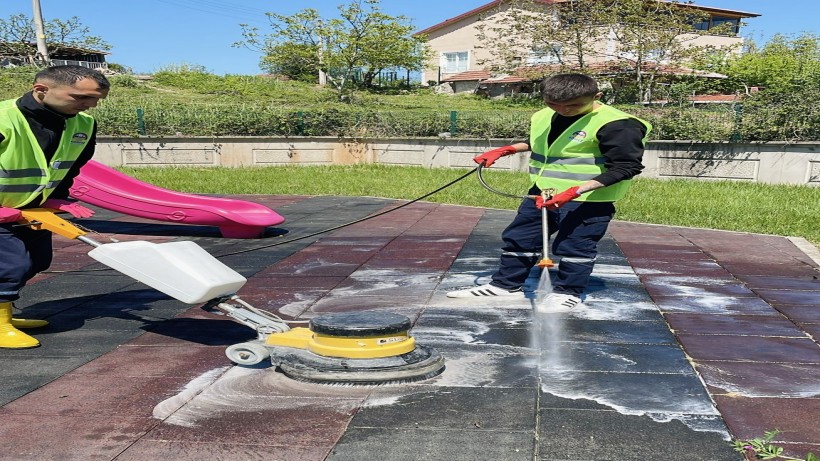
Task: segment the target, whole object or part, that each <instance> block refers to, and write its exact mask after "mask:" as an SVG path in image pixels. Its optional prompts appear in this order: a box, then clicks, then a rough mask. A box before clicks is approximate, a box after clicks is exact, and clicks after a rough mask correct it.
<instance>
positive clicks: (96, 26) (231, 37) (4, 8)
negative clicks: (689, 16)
mask: <svg viewBox="0 0 820 461" xmlns="http://www.w3.org/2000/svg"><path fill="white" fill-rule="evenodd" d="M488 2H489V0H444V1H442V0H411V1H405V0H382V2H381V9H382V11H383V12H385V13H387V14H390V15H394V16H397V15H403V16H406V17H407V18H409V19H410V21H411V23H412V25H413V26H415V27H416V29H417V30H422V29H425V28H427V27H429V26H432V25H434V24H437V23H439V22H442V21H444V20H447V19H449V18H452V17H454V16H458V15H459V14H462V13H464V12H467V11H469V10H471V9H473V8H477V7H479V6H481V5H484V4H486V3H488ZM346 3H349V0H290V1H283V0H268V1H263V0H81V1H69V0H40V5H41V9H42V12H43V19H44V20H45V21H50V20H53V19H62V20H67V19H69V18H71V17H73V16H77V17H78V18H80V22H81V23H82V24H83V25H84V26H87V27H89V28H90V33H91V35H96V36H100V37H102V38H103V39H104V40H105V41H106V42H108V43H109V44H110V45H111V46H112V48H111V50H110V53H111V54H110V55H109V56H108V57H107V58H106V60H107V61H108V62H113V63H117V64H121V65H124V66H127V67H130V68H131V69H132V70H133V71H134V72H136V73H152V72H155V71H158V70H161V69H163V68H167V67H170V66H178V65H195V66H203V67H204V68H205V69H206V70H207V71H208V72H211V73H214V74H217V75H223V74H242V75H254V74H258V73H261V71H260V69H259V66H258V63H259V58H260V57H261V55H260V54H259V53H258V52H254V51H251V50H247V49H243V48H235V47H232V46H231V45H232V44H233V43H234V42H237V41H240V40H242V33H241V32H242V29H241V27H240V26H239V24H243V23H245V24H249V25H252V26H256V27H258V28H259V30H260V32H262V33H268V32H270V25H269V23H268V21H267V17H266V16H265V13H266V12H274V13H277V14H285V15H287V14H293V13H296V12H297V11H300V10H303V9H306V8H313V9H316V10H318V11H319V13H320V14H321V15H322V16H323V17H325V18H331V17H336V16H338V9H337V7H338V6H339V5H341V4H346ZM695 3H696V4H698V5H702V6H710V7H715V8H725V9H731V10H739V11H744V12H750V13H758V14H760V15H761V16H760V17H757V18H751V19H748V20H746V24H747V25H746V26H744V27H743V28H742V29H741V35H742V36H743V37H746V38H751V39H753V40H754V41H755V42H756V43H758V44H763V43H765V42H766V41H768V40H769V39H770V38H771V37H772V36H773V35H774V34H776V33H782V34H787V35H797V34H800V33H801V32H812V33H815V34H820V25H818V23H820V21H818V20H817V19H818V18H820V0H780V1H775V0H698V1H696V2H695ZM20 13H23V14H26V15H27V16H29V17H31V16H32V0H0V18H3V19H7V18H9V17H10V16H12V15H15V14H20Z"/></svg>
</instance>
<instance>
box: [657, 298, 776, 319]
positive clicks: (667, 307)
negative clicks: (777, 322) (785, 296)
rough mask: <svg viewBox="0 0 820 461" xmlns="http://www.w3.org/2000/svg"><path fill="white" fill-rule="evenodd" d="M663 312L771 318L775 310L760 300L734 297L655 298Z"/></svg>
mask: <svg viewBox="0 0 820 461" xmlns="http://www.w3.org/2000/svg"><path fill="white" fill-rule="evenodd" d="M653 299H654V301H655V304H657V306H658V309H660V311H661V312H664V313H667V312H688V313H693V314H744V315H766V316H771V315H772V314H773V311H774V309H773V308H772V306H770V305H769V304H767V303H766V302H765V301H763V300H762V299H759V298H737V297H734V296H709V297H696V296H655V297H654V298H653Z"/></svg>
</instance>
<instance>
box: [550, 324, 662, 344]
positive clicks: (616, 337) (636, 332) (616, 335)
mask: <svg viewBox="0 0 820 461" xmlns="http://www.w3.org/2000/svg"><path fill="white" fill-rule="evenodd" d="M561 328H562V330H563V331H564V334H565V335H566V336H565V337H566V338H567V339H571V340H572V341H583V342H596V343H609V344H675V337H674V336H673V335H672V333H671V332H670V331H669V328H668V327H667V326H666V323H664V322H662V321H660V320H658V321H645V322H631V321H620V320H608V321H595V320H580V319H572V318H568V319H565V320H564V321H563V324H562V327H561Z"/></svg>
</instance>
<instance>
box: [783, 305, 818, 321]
mask: <svg viewBox="0 0 820 461" xmlns="http://www.w3.org/2000/svg"><path fill="white" fill-rule="evenodd" d="M772 306H773V307H774V308H775V309H777V310H778V311H779V312H781V313H782V314H783V315H785V316H786V317H788V318H789V319H790V320H791V321H793V322H795V323H797V324H799V325H803V324H811V323H820V308H818V307H817V306H793V305H791V304H780V303H772Z"/></svg>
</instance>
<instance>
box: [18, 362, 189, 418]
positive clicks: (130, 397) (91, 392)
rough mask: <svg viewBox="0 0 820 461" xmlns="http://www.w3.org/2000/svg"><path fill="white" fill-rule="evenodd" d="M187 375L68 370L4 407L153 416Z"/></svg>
mask: <svg viewBox="0 0 820 461" xmlns="http://www.w3.org/2000/svg"><path fill="white" fill-rule="evenodd" d="M190 380H191V377H187V378H177V377H172V378H166V377H157V376H151V377H147V378H143V377H137V376H127V377H126V376H116V375H87V374H73V373H72V374H68V375H66V376H63V377H62V378H60V379H58V380H56V381H52V382H51V383H49V384H46V385H45V386H43V387H41V388H40V389H38V390H37V391H36V392H32V393H30V394H28V395H25V396H23V397H20V398H19V399H17V400H15V401H13V402H11V403H9V404H8V405H6V406H5V407H4V409H5V410H7V411H8V412H10V413H13V414H19V415H39V416H41V417H43V418H50V417H51V416H54V415H58V416H77V415H83V416H86V417H107V416H112V415H117V416H119V417H125V416H127V417H138V418H150V417H151V416H152V411H153V408H154V407H155V406H156V405H157V404H159V403H160V402H162V401H163V400H165V399H167V398H169V397H172V396H174V395H176V394H178V393H179V391H180V390H182V389H183V388H184V387H185V384H187V383H188V381H190Z"/></svg>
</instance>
